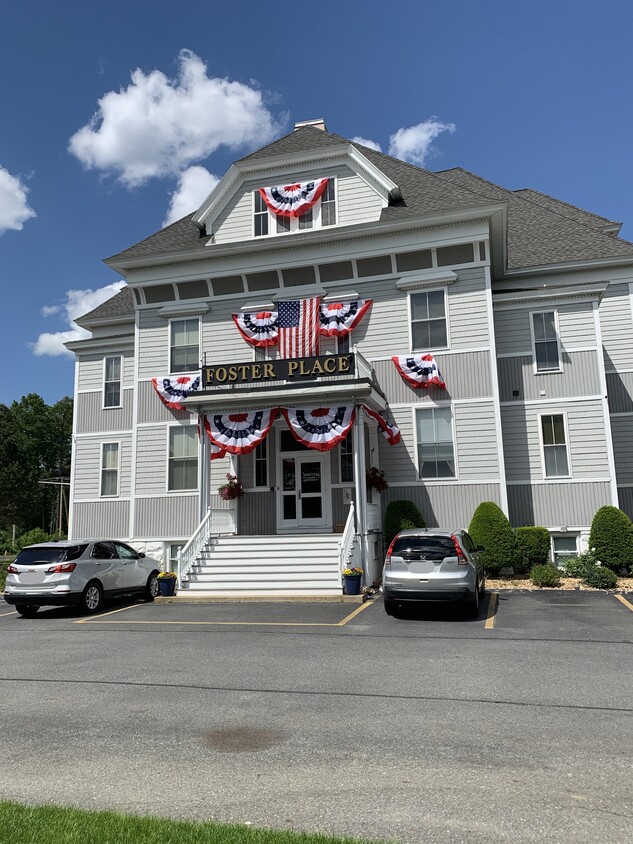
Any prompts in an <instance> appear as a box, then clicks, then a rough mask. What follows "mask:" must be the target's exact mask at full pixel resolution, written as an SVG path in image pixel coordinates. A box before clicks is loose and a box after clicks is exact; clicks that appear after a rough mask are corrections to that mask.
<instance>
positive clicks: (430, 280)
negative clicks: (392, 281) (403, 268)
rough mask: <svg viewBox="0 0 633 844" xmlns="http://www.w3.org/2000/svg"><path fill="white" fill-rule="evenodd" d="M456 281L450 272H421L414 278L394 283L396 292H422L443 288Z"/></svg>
mask: <svg viewBox="0 0 633 844" xmlns="http://www.w3.org/2000/svg"><path fill="white" fill-rule="evenodd" d="M456 281H457V273H455V272H453V271H452V270H432V271H431V272H424V270H422V271H421V272H420V274H419V275H417V276H416V278H400V279H398V280H397V281H396V287H397V288H398V290H405V291H411V290H422V289H423V288H425V287H444V286H445V285H447V284H454V283H455V282H456Z"/></svg>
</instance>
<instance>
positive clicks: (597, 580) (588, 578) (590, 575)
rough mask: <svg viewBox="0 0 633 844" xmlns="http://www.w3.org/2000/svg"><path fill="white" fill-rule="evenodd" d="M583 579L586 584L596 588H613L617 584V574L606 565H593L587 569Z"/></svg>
mask: <svg viewBox="0 0 633 844" xmlns="http://www.w3.org/2000/svg"><path fill="white" fill-rule="evenodd" d="M583 580H584V581H585V583H586V584H587V586H593V587H594V588H596V589H613V588H614V587H615V586H617V583H618V576H617V574H616V573H615V572H614V571H611V569H608V568H606V566H593V567H592V568H590V569H588V571H587V573H586V574H585V576H584V577H583Z"/></svg>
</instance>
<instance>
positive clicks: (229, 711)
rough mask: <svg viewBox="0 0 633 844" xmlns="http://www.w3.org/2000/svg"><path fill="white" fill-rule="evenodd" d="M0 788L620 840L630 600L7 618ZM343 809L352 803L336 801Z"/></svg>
mask: <svg viewBox="0 0 633 844" xmlns="http://www.w3.org/2000/svg"><path fill="white" fill-rule="evenodd" d="M0 640H1V641H2V644H3V647H2V649H0V690H1V691H0V726H1V728H2V731H3V739H4V740H3V742H2V743H0V794H1V795H2V796H4V797H7V798H12V799H17V800H22V801H27V802H43V801H52V802H57V803H63V804H69V805H77V806H83V807H88V808H91V807H94V808H115V809H118V810H120V811H129V812H141V813H146V814H158V815H164V814H168V815H172V816H175V817H187V818H196V819H205V818H216V819H219V820H225V821H233V822H243V823H252V824H253V825H261V826H271V827H279V828H294V829H302V830H309V831H324V832H330V833H335V834H347V835H353V836H359V837H366V838H376V839H384V840H387V839H389V840H400V841H403V842H418V841H419V842H434V841H438V842H439V841H441V842H458V841H467V842H469V844H470V842H475V843H476V842H482V843H483V842H484V841H485V842H490V841H504V842H505V841H507V842H510V841H512V842H532V841H539V842H557V844H566V842H570V844H571V842H574V844H577V843H578V842H592V844H594V842H596V841H600V842H601V844H610V843H611V842H625V841H627V842H628V841H629V840H630V829H631V824H632V823H633V801H632V799H631V796H630V792H631V789H630V771H631V751H630V746H631V740H632V739H633V726H632V725H633V721H632V717H631V716H632V715H633V703H632V702H631V682H630V677H631V671H632V669H633V658H632V657H633V648H632V647H631V646H632V645H633V596H632V595H626V596H616V595H613V594H607V593H593V592H553V591H552V592H515V593H511V592H501V593H499V594H498V595H496V594H489V595H488V596H487V600H486V602H485V603H484V605H483V606H482V612H481V615H480V617H479V618H478V619H476V620H471V619H467V618H465V617H464V615H463V613H462V612H461V611H460V610H457V609H455V610H453V609H450V608H448V607H444V606H441V607H428V608H422V609H416V610H410V611H408V612H406V613H403V614H402V617H400V618H391V617H389V616H387V615H386V613H385V612H384V610H383V607H382V602H381V599H380V597H378V598H377V599H376V600H375V601H371V602H368V603H366V604H361V605H355V604H349V603H318V604H315V603H288V604H284V603H280V604H277V603H250V602H243V603H216V604H183V603H158V602H157V603H155V604H143V603H121V602H119V603H116V604H110V605H108V606H107V607H106V609H105V611H104V612H103V613H100V614H99V615H96V616H82V615H81V614H79V613H78V612H75V611H73V610H69V609H55V608H51V609H43V610H41V611H40V612H39V613H38V615H37V616H36V617H35V618H33V619H23V618H20V617H18V616H17V615H16V614H14V612H13V610H12V608H11V607H9V606H7V605H6V604H4V603H0ZM350 798H351V799H350Z"/></svg>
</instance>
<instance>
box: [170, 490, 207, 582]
mask: <svg viewBox="0 0 633 844" xmlns="http://www.w3.org/2000/svg"><path fill="white" fill-rule="evenodd" d="M212 513H213V511H212V510H211V508H210V507H209V509H208V510H207V512H206V514H205V516H204V518H203V520H202V521H201V522H200V524H199V525H198V527H197V528H196V529H195V531H194V532H193V534H192V536H191V539H190V540H189V541H188V542H187V544H186V545H185V546H184V547H183V548H179V549H178V557H177V561H178V587H179V588H181V587H182V581H183V579H184V578H185V577H186V576H187V574H188V573H189V569H190V568H191V566H192V564H193V563H194V562H195V560H196V559H197V557H198V554H199V553H200V551H201V549H202V548H203V547H204V545H205V544H206V542H207V540H208V539H209V537H210V536H211V526H212V523H213V518H212Z"/></svg>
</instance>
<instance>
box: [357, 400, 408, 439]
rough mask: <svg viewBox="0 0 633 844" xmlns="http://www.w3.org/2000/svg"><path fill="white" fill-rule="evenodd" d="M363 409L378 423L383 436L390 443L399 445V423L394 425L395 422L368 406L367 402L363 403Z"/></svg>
mask: <svg viewBox="0 0 633 844" xmlns="http://www.w3.org/2000/svg"><path fill="white" fill-rule="evenodd" d="M363 410H364V411H365V413H366V414H367V415H368V416H371V418H372V419H374V420H375V421H376V422H377V423H378V429H379V430H380V431H381V433H382V435H383V437H385V439H386V440H387V442H388V443H389V445H398V443H399V442H400V428H398V426H397V425H394V424H393V422H388V421H387V420H386V419H385V417H384V416H381V415H380V413H377V412H376V411H375V410H372V409H371V408H370V407H367V405H366V404H364V405H363Z"/></svg>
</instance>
